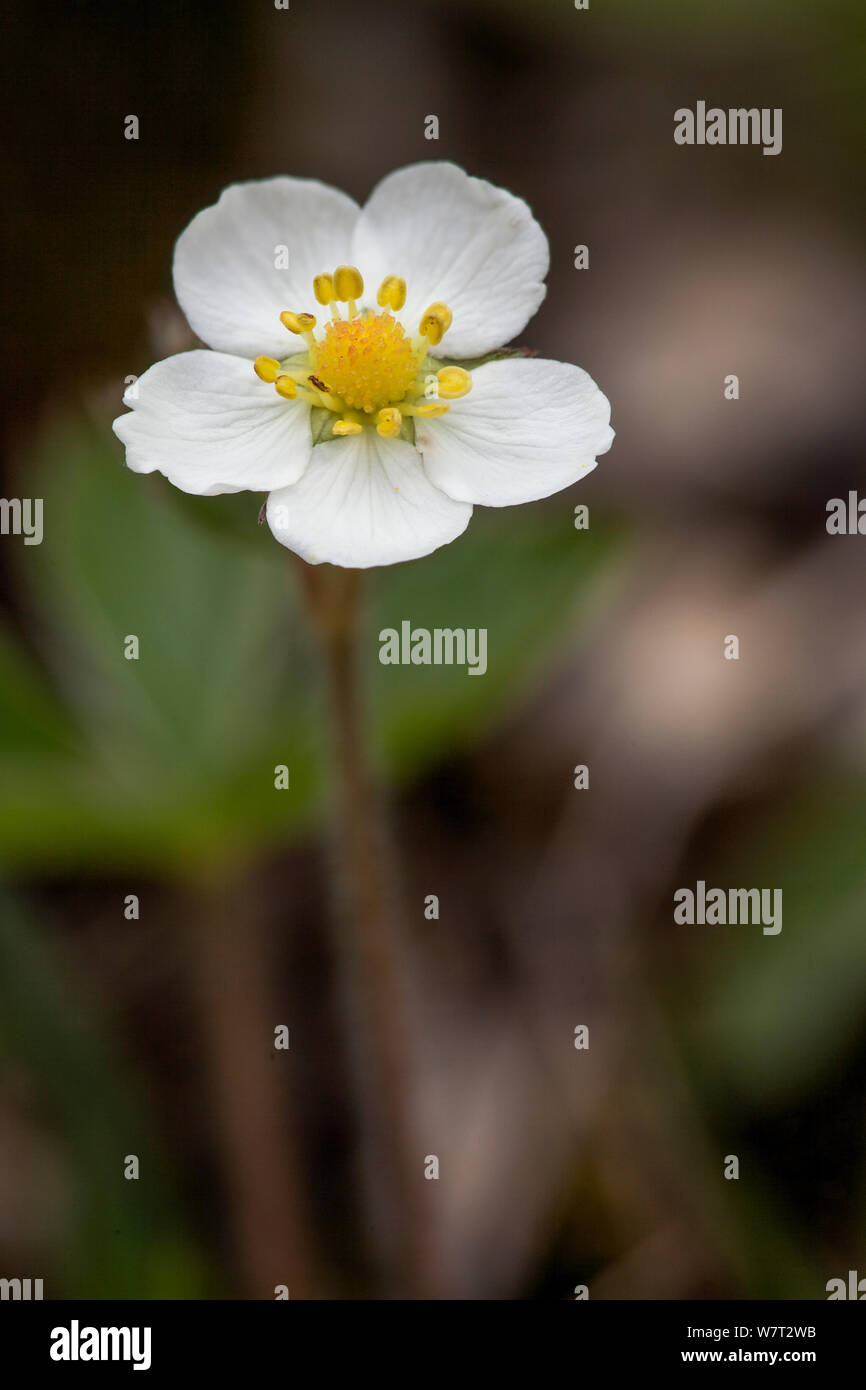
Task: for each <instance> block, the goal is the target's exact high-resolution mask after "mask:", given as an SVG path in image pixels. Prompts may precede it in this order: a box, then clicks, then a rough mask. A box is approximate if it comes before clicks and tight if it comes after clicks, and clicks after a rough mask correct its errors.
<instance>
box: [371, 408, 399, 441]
mask: <svg viewBox="0 0 866 1390" xmlns="http://www.w3.org/2000/svg"><path fill="white" fill-rule="evenodd" d="M402 424H403V416H402V415H401V414H400V412H399V410H398V409H397V407H396V406H395V405H389V406H387V407H386V408H385V410H380V411H379V414H378V415H377V416H376V429H377V430H378V432H379V434H381V436H382V438H383V439H396V438H397V436H398V434H399V433H400V428H401V426H402Z"/></svg>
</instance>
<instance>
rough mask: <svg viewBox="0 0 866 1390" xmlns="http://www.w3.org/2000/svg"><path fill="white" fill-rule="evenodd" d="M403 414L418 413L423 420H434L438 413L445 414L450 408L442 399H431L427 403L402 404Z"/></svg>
mask: <svg viewBox="0 0 866 1390" xmlns="http://www.w3.org/2000/svg"><path fill="white" fill-rule="evenodd" d="M401 408H402V411H403V414H404V415H420V416H421V417H422V418H423V419H425V420H435V419H436V418H437V416H439V415H447V414H448V411H449V410H450V409H451V407H450V405H446V404H445V402H444V401H431V403H430V404H429V405H407V404H406V402H405V401H404V403H403V405H402V407H401Z"/></svg>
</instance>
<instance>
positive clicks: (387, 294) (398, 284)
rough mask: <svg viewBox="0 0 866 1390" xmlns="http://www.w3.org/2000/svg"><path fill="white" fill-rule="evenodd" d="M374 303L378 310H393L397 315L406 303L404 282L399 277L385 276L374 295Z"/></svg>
mask: <svg viewBox="0 0 866 1390" xmlns="http://www.w3.org/2000/svg"><path fill="white" fill-rule="evenodd" d="M376 303H377V304H378V305H379V308H380V309H394V310H395V311H396V312H398V313H399V311H400V310H401V309H402V308H403V305H404V304H405V303H406V281H405V280H403V279H401V278H400V276H399V275H386V276H385V279H384V280H383V281H382V283H381V285H380V286H379V289H378V291H377V293H376Z"/></svg>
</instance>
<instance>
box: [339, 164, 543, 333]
mask: <svg viewBox="0 0 866 1390" xmlns="http://www.w3.org/2000/svg"><path fill="white" fill-rule="evenodd" d="M353 259H354V264H355V265H357V266H358V267H359V268H360V270H361V271H362V273H363V275H364V278H365V281H366V290H367V294H366V295H365V302H366V303H374V302H375V293H376V289H377V288H378V286H379V284H380V283H381V281H382V279H383V278H384V277H385V275H387V274H392V275H402V277H403V279H404V280H405V281H406V283H407V287H408V288H407V298H406V307H405V308H404V309H402V310H401V311H400V314H399V318H400V319H401V320H402V322H403V323H404V324H405V325H406V327H407V329H408V330H409V331H410V332H411V333H414V332H416V331H417V328H418V321H419V319H420V317H421V315H422V314H423V312H424V310H425V309H426V308H427V306H428V305H429V304H431V303H433V302H435V301H437V300H442V301H444V303H446V304H447V305H448V307H449V309H450V310H451V312H452V314H453V315H454V322H453V325H452V327H451V328H450V329H449V330H448V332H447V333H446V334H445V336H444V338H443V339H442V344H441V346H440V347H439V348H437V350H436V355H437V357H474V356H480V355H481V354H483V353H485V352H491V351H492V350H493V349H494V348H497V347H502V345H503V343H507V342H509V341H510V340H511V339H512V338H513V337H514V336H515V335H516V334H518V333H519V332H520V331H521V329H523V328H524V327H525V325H526V323H527V322H528V320H529V319H530V318H531V317H532V315H533V314H534V313H535V311H536V309H537V308H538V306H539V304H540V303H541V301H542V299H543V298H544V295H545V286H544V277H545V275H546V274H547V267H548V263H549V260H550V256H549V253H548V248H547V238H546V236H545V235H544V232H543V231H542V230H541V228H540V227H539V225H538V223H537V222H536V221H535V218H534V217H533V216H532V213H531V212H530V211H529V208H528V207H527V206H526V204H525V203H524V202H523V201H522V200H521V199H520V198H515V197H514V196H513V194H511V193H508V192H507V191H506V190H505V189H504V188H496V187H495V186H494V185H493V184H492V183H486V182H485V181H484V180H483V179H474V178H470V177H469V175H468V174H465V173H464V172H463V170H462V169H459V168H458V167H457V165H456V164H444V163H428V164H412V165H410V166H409V168H407V169H398V170H397V172H396V173H393V174H389V175H388V177H387V178H385V179H383V180H382V182H381V183H380V184H379V185H378V187H377V188H375V189H374V190H373V193H372V195H371V197H370V200H369V202H368V203H367V205H366V206H365V208H364V210H363V212H362V213H361V216H360V219H359V221H358V225H357V227H356V228H355V236H354V241H353Z"/></svg>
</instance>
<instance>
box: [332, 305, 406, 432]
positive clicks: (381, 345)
mask: <svg viewBox="0 0 866 1390" xmlns="http://www.w3.org/2000/svg"><path fill="white" fill-rule="evenodd" d="M417 375H418V354H417V352H414V351H413V349H412V344H411V342H410V341H409V339H408V338H407V337H406V334H405V333H404V331H403V325H402V324H401V323H399V322H398V321H397V319H395V318H393V317H392V316H391V315H390V314H372V313H371V314H367V315H360V314H359V316H358V317H357V318H356V319H352V320H351V322H347V321H346V319H338V320H332V321H331V322H330V323H329V324H326V326H325V336H324V338H319V340H318V341H317V343H316V376H317V377H319V379H320V380H321V381H323V382H325V383H326V384H327V387H328V390H329V391H330V392H331V393H332V394H333V395H335V396H339V397H340V398H341V400H343V401H345V403H346V405H347V406H349V407H350V408H354V409H355V410H363V411H364V412H365V413H366V414H367V415H370V414H372V412H373V411H374V410H378V409H379V408H380V407H381V406H383V405H391V404H392V403H393V402H395V401H402V400H403V398H404V396H405V395H406V391H407V389H408V388H409V386H410V385H411V384H412V382H413V381H414V380H415V378H416V377H417Z"/></svg>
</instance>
